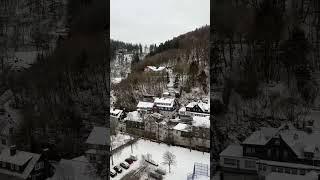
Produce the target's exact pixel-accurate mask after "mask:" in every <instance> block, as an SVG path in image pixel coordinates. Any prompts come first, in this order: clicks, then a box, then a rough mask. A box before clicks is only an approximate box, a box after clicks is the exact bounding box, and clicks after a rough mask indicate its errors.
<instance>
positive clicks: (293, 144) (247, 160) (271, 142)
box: [220, 124, 320, 177]
mask: <svg viewBox="0 0 320 180" xmlns="http://www.w3.org/2000/svg"><path fill="white" fill-rule="evenodd" d="M319 138H320V133H319V132H317V131H313V129H312V127H306V128H304V129H296V128H295V127H294V126H292V125H290V124H285V125H282V126H280V127H279V128H261V129H260V130H258V131H255V132H254V133H252V134H251V135H250V136H249V137H248V138H247V139H246V140H244V141H243V142H242V144H241V145H229V146H228V147H227V148H226V149H225V150H224V151H223V152H221V153H220V165H221V166H222V167H223V169H224V171H225V172H230V171H232V172H245V173H250V174H257V175H259V176H262V177H266V176H267V175H268V174H270V173H272V172H278V173H285V174H294V175H305V174H306V173H308V172H310V171H315V172H320V151H319V147H320V143H319Z"/></svg>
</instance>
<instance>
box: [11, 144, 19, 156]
mask: <svg viewBox="0 0 320 180" xmlns="http://www.w3.org/2000/svg"><path fill="white" fill-rule="evenodd" d="M16 153H17V147H16V145H12V146H10V156H14V155H16Z"/></svg>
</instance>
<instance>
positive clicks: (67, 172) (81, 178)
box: [51, 156, 101, 180]
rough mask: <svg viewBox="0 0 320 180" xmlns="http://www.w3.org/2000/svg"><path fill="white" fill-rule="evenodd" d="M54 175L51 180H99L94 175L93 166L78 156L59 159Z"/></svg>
mask: <svg viewBox="0 0 320 180" xmlns="http://www.w3.org/2000/svg"><path fill="white" fill-rule="evenodd" d="M55 169H56V171H55V174H54V175H53V177H52V178H51V179H52V180H60V179H65V178H66V179H68V178H70V179H74V180H100V179H101V178H99V177H97V176H96V175H95V173H94V171H95V170H94V166H93V165H92V164H90V163H89V161H88V160H87V159H86V158H85V157H84V156H80V157H77V158H74V159H70V160H68V159H61V160H60V162H59V163H58V164H56V165H55Z"/></svg>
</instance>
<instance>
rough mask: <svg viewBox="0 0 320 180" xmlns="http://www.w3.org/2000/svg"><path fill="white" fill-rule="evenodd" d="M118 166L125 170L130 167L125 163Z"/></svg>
mask: <svg viewBox="0 0 320 180" xmlns="http://www.w3.org/2000/svg"><path fill="white" fill-rule="evenodd" d="M120 166H121V167H123V168H125V169H129V167H130V165H129V164H128V163H127V162H122V163H120Z"/></svg>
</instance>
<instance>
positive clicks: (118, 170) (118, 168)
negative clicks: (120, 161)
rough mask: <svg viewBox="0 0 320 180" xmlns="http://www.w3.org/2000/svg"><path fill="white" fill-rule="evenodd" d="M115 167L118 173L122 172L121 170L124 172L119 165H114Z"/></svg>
mask: <svg viewBox="0 0 320 180" xmlns="http://www.w3.org/2000/svg"><path fill="white" fill-rule="evenodd" d="M113 169H114V170H115V171H116V172H117V173H121V172H122V168H121V167H120V166H119V165H117V166H115V167H113Z"/></svg>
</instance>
